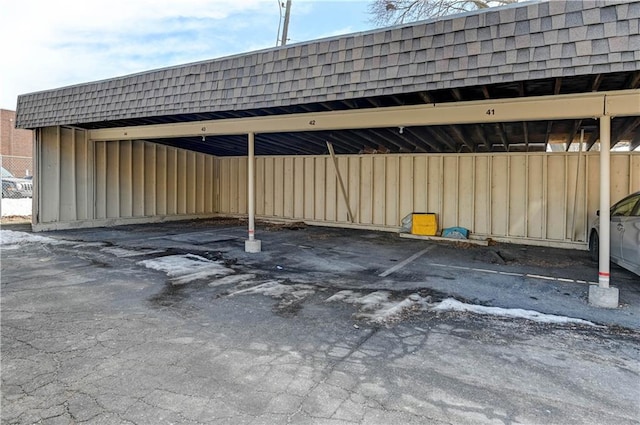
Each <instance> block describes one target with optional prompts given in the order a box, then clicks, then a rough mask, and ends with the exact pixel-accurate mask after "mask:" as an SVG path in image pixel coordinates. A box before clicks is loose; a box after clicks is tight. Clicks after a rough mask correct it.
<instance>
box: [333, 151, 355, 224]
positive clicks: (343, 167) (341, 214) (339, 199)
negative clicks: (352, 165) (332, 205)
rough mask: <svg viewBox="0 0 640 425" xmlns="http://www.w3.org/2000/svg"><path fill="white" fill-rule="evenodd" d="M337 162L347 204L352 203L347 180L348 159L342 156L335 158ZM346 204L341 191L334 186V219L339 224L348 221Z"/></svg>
mask: <svg viewBox="0 0 640 425" xmlns="http://www.w3.org/2000/svg"><path fill="white" fill-rule="evenodd" d="M337 160H338V170H339V171H340V176H341V177H342V183H343V184H344V191H345V192H346V196H347V199H348V202H349V203H352V202H351V197H350V196H349V179H348V177H349V157H348V156H345V155H342V156H339V157H337ZM336 177H337V176H336ZM346 202H347V201H345V199H344V196H343V194H342V192H341V189H339V185H338V186H336V218H335V219H336V220H337V221H341V222H348V221H349V213H348V209H347V204H346ZM352 208H353V207H352ZM352 211H353V209H352ZM354 214H355V213H354Z"/></svg>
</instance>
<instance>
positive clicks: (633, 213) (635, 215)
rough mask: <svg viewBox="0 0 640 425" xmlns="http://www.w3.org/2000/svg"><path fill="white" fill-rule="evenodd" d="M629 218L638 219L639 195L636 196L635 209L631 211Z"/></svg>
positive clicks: (639, 208)
mask: <svg viewBox="0 0 640 425" xmlns="http://www.w3.org/2000/svg"><path fill="white" fill-rule="evenodd" d="M630 215H631V216H633V217H640V195H638V196H636V209H635V210H634V211H631V214H630Z"/></svg>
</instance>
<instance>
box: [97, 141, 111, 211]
mask: <svg viewBox="0 0 640 425" xmlns="http://www.w3.org/2000/svg"><path fill="white" fill-rule="evenodd" d="M107 143H108V142H96V144H95V158H96V159H95V167H96V171H95V173H96V189H95V190H96V195H95V197H96V218H106V217H107Z"/></svg>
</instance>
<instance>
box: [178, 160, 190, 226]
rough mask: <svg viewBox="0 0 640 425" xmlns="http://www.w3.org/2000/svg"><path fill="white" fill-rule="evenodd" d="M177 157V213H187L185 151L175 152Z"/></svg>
mask: <svg viewBox="0 0 640 425" xmlns="http://www.w3.org/2000/svg"><path fill="white" fill-rule="evenodd" d="M176 157H177V164H178V165H177V169H176V177H177V183H176V188H177V195H178V200H177V205H178V211H177V212H178V214H187V186H188V183H187V172H188V170H187V152H185V151H183V150H178V151H177V152H176Z"/></svg>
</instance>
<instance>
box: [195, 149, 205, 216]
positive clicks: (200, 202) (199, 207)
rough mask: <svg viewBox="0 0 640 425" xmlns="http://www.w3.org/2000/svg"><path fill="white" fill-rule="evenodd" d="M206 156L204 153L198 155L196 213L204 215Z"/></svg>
mask: <svg viewBox="0 0 640 425" xmlns="http://www.w3.org/2000/svg"><path fill="white" fill-rule="evenodd" d="M205 186H206V182H205V155H204V154H202V153H198V154H196V186H195V192H196V213H198V214H202V213H204V212H205V197H204V194H205Z"/></svg>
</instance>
